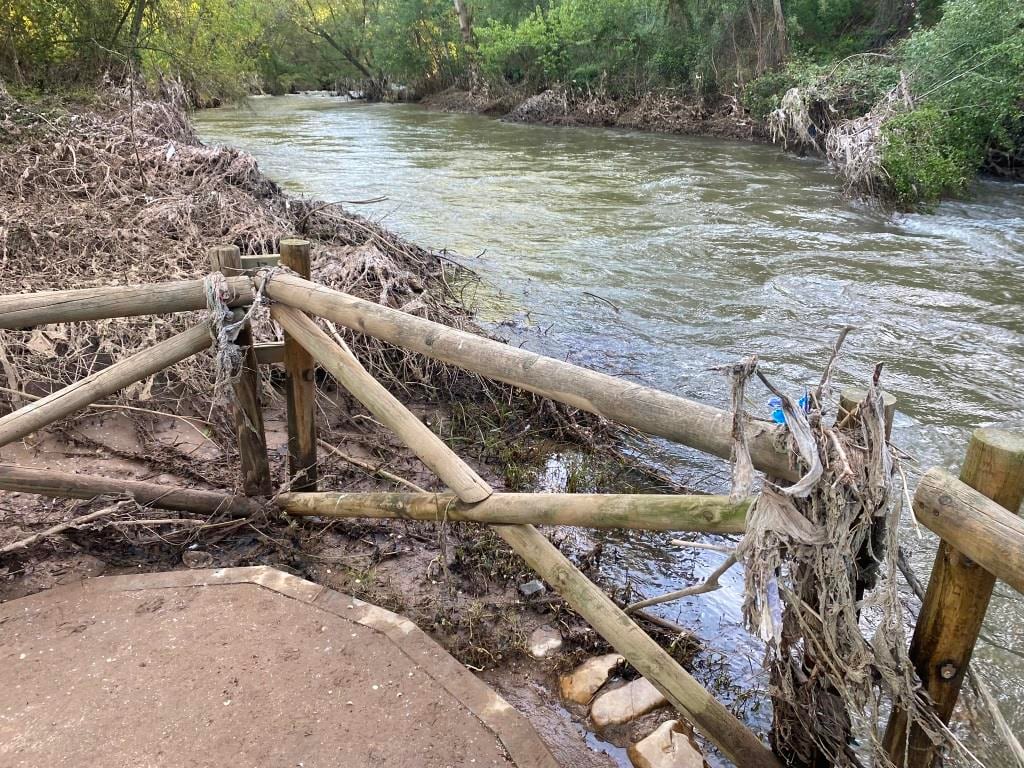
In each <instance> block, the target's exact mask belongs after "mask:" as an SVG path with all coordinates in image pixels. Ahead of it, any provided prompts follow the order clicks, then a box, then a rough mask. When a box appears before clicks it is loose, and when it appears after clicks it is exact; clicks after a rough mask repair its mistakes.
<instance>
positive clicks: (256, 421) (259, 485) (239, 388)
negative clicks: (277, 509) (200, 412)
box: [210, 245, 274, 496]
mask: <svg viewBox="0 0 1024 768" xmlns="http://www.w3.org/2000/svg"><path fill="white" fill-rule="evenodd" d="M210 270H211V271H212V272H220V273H221V274H222V275H224V276H225V277H227V276H229V275H236V274H239V273H240V272H241V271H242V254H241V252H240V251H239V250H238V246H236V245H220V246H217V247H215V248H213V249H212V250H211V251H210ZM235 343H236V344H238V346H239V347H240V348H241V350H242V370H241V372H240V373H239V376H238V378H237V379H236V380H235V382H234V384H233V385H232V389H233V390H234V394H235V397H234V400H232V402H231V415H232V416H233V417H234V420H235V433H236V434H237V436H238V456H239V461H240V463H241V469H242V491H243V492H244V493H245V494H246V495H247V496H269V495H271V494H272V493H273V492H274V486H273V483H272V482H271V478H270V460H269V459H268V458H267V435H266V431H265V430H264V427H263V403H262V401H261V397H260V394H261V392H262V391H263V385H262V382H261V381H260V366H259V362H258V361H257V359H256V350H255V349H253V343H252V326H251V325H250V323H249V321H248V320H246V321H245V323H244V324H243V325H242V327H241V328H239V329H238V336H237V337H236V339H235Z"/></svg>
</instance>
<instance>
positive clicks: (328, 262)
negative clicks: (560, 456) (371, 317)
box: [0, 92, 573, 451]
mask: <svg viewBox="0 0 1024 768" xmlns="http://www.w3.org/2000/svg"><path fill="white" fill-rule="evenodd" d="M165 96H166V94H165ZM173 96H174V94H171V97H170V98H165V99H164V100H161V101H148V100H138V99H135V98H133V94H131V93H128V92H114V93H111V94H109V95H108V96H107V97H105V98H106V101H105V102H104V103H103V104H102V105H101V106H100V107H99V108H89V109H77V110H75V109H72V110H68V109H66V108H59V109H52V108H51V109H46V110H44V109H41V108H35V107H30V106H27V105H25V104H21V103H18V102H16V101H14V100H13V99H12V98H11V97H10V96H7V95H6V94H4V95H2V96H0V178H3V179H4V181H5V183H4V184H3V185H2V187H0V292H3V293H15V292H27V291H52V290H61V289H73V288H86V287H94V286H110V285H128V284H144V283H153V282H165V281H169V280H180V279H192V278H198V277H203V276H205V275H206V274H207V273H208V272H209V250H210V248H211V247H212V246H214V245H221V244H235V245H237V246H238V247H239V248H240V250H241V252H242V253H243V254H265V253H274V252H276V251H277V249H278V242H279V240H280V239H281V238H282V237H290V236H296V235H298V236H301V237H305V238H307V239H309V240H311V241H312V242H313V265H312V271H313V278H314V279H315V280H317V281H319V282H321V283H323V284H325V285H328V286H330V287H332V288H335V289H338V290H342V291H345V292H348V293H351V294H354V295H356V296H360V297H362V298H365V299H368V300H372V301H376V302H380V303H382V304H386V305H388V306H391V307H394V308H396V309H401V310H403V311H406V312H410V313H414V314H417V315H420V316H422V317H426V318H429V319H431V320H434V321H437V322H440V323H444V324H446V325H450V326H455V327H460V328H465V329H467V330H473V331H477V332H479V328H477V327H476V326H475V325H474V324H473V321H472V319H471V317H470V315H469V313H468V312H467V311H466V310H465V309H464V307H463V305H462V304H461V303H460V302H459V301H458V297H457V296H456V292H457V285H458V284H459V281H460V280H461V281H463V284H464V282H465V280H466V279H467V278H468V277H469V275H468V273H466V272H465V271H463V270H461V268H459V267H457V266H456V265H454V264H452V263H450V262H448V261H446V260H445V259H443V258H442V257H441V256H439V255H437V254H434V253H432V252H430V251H427V250H425V249H423V248H421V247H418V246H415V245H413V244H410V243H408V242H406V241H404V240H402V239H400V238H399V237H397V236H396V235H394V234H392V233H391V232H389V231H387V230H386V229H384V228H383V227H382V226H380V225H379V224H378V223H376V222H374V221H372V220H369V219H366V218H363V217H360V216H357V215H354V214H352V213H349V212H348V211H346V210H344V209H342V208H341V207H339V206H338V205H334V204H330V203H324V202H318V201H311V200H306V199H297V198H295V197H291V196H288V195H286V194H284V193H283V192H282V191H281V190H280V189H279V188H278V186H277V185H276V184H274V182H272V181H271V180H269V179H268V178H267V177H265V176H264V175H263V174H262V173H261V172H260V170H259V168H258V167H257V164H256V161H255V160H254V159H253V158H252V157H251V156H250V155H248V154H246V153H244V152H240V151H238V150H235V149H232V148H228V147H208V146H204V145H203V144H201V143H200V142H199V141H198V139H197V137H196V135H195V133H194V131H193V129H192V126H191V123H190V121H189V118H188V115H187V113H186V111H185V110H184V109H183V107H182V105H181V100H179V99H175V98H173ZM205 314H206V313H182V314H179V315H172V316H151V317H136V318H123V319H113V320H106V321H97V322H85V323H73V324H60V325H52V326H47V327H44V328H36V329H33V330H27V331H17V332H14V331H6V332H4V333H3V334H2V336H0V378H3V379H5V381H4V382H3V387H2V388H0V410H9V409H13V408H16V407H20V406H22V405H24V404H25V403H27V402H28V401H29V399H30V397H31V396H33V395H36V396H38V395H41V394H48V393H49V392H51V391H53V390H55V389H57V388H59V387H63V386H66V385H68V384H70V383H72V382H75V381H78V380H79V379H81V378H82V377H84V376H86V375H88V374H89V373H91V372H93V371H95V370H96V369H99V368H103V367H105V366H107V365H109V364H110V363H111V362H113V361H115V360H117V359H120V358H123V357H125V356H126V355H128V354H131V353H133V352H135V351H138V350H139V349H141V348H143V347H145V346H148V345H151V344H153V343H154V342H157V341H160V340H162V339H165V338H167V337H169V336H171V335H173V334H175V333H178V332H180V331H181V330H183V329H185V328H187V327H190V326H191V325H194V324H195V323H197V322H201V321H202V320H204V318H205ZM254 323H255V325H254V331H255V334H256V341H273V340H276V338H275V336H276V333H277V331H276V330H275V327H274V326H273V325H272V324H271V323H270V321H269V319H268V318H267V316H266V313H265V312H262V313H257V315H256V317H255V318H254ZM345 335H346V337H347V338H346V341H347V342H348V343H349V345H350V347H351V348H352V349H353V351H355V352H356V354H357V355H358V356H359V357H360V359H361V360H362V362H363V363H364V365H366V366H367V367H368V368H369V369H370V370H371V371H372V372H373V373H374V374H375V375H376V376H377V377H378V378H379V379H380V380H381V381H382V382H383V383H385V385H387V386H389V387H392V388H394V389H396V390H399V391H402V392H403V393H406V394H408V393H412V394H414V395H415V394H417V393H418V394H419V395H422V396H423V397H424V398H430V399H432V400H435V401H436V400H437V399H438V397H439V396H443V395H445V394H450V393H457V394H463V393H472V397H474V398H483V397H484V396H485V395H486V396H489V397H490V398H491V399H492V400H495V399H496V400H499V401H505V402H506V403H508V404H511V403H512V402H513V401H514V402H516V403H518V404H520V405H523V406H524V410H523V412H524V414H528V413H530V412H534V413H536V414H540V410H539V408H538V402H537V401H535V400H533V399H532V398H515V397H513V396H512V395H511V394H510V392H509V391H507V390H508V388H507V387H497V386H490V385H488V388H487V390H486V393H484V392H483V387H482V382H481V381H480V380H479V379H478V378H477V377H475V376H472V375H470V374H465V373H463V372H460V371H458V370H456V369H454V368H450V367H447V366H444V365H442V364H440V363H436V362H434V361H431V360H428V359H427V358H424V357H422V356H417V355H412V354H409V353H406V352H404V351H403V350H400V349H397V348H394V347H391V346H389V345H386V344H384V343H382V342H378V341H376V340H374V339H371V338H369V337H366V336H363V335H359V334H350V333H347V332H346V334H345ZM215 378H216V366H215V365H214V362H213V356H212V353H209V352H208V353H204V355H202V356H200V357H199V358H198V359H191V360H186V361H184V362H183V363H180V364H178V365H176V366H174V367H173V368H172V369H168V370H167V371H165V372H163V373H161V374H158V375H157V376H155V377H152V378H151V379H149V380H147V381H144V382H140V383H138V384H136V385H134V386H132V387H130V388H129V389H127V390H126V391H124V392H123V393H122V394H121V395H120V401H121V402H122V403H132V404H134V405H136V406H139V405H141V406H145V407H146V408H151V409H160V410H162V411H164V412H173V413H176V414H183V415H189V416H196V417H199V418H200V419H204V420H209V421H210V422H211V424H212V427H213V430H214V435H213V437H214V439H215V440H216V442H217V443H218V444H220V445H221V446H222V447H224V448H225V449H227V450H229V451H232V450H234V449H233V447H232V446H233V440H232V438H231V435H232V427H231V423H230V420H229V414H228V413H227V409H226V408H214V400H215V396H214V383H215ZM20 392H24V393H25V394H26V396H21V395H20V394H19V393H20ZM544 412H545V413H546V412H547V410H545V411H544ZM563 418H564V414H563ZM550 421H551V420H550V419H548V418H546V417H545V416H541V417H540V418H539V419H538V420H537V424H538V425H539V426H542V425H543V424H547V423H549V422H550ZM559 431H561V429H560V428H559ZM567 436H568V437H569V438H572V437H573V435H572V433H571V432H570V433H569V434H568V435H567Z"/></svg>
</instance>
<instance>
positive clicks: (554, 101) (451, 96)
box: [420, 88, 768, 141]
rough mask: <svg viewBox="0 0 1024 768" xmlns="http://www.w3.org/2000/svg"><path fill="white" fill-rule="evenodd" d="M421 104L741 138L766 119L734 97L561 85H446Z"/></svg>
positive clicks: (530, 119) (753, 135)
mask: <svg viewBox="0 0 1024 768" xmlns="http://www.w3.org/2000/svg"><path fill="white" fill-rule="evenodd" d="M420 103H421V104H422V105H423V106H425V107H427V108H428V109H433V110H437V111H440V112H468V113H474V114H482V115H490V116H493V117H499V118H501V119H503V120H508V121H511V122H521V123H537V124H543V125H569V126H591V127H601V128H626V129H631V130H638V131H651V132H654V133H673V134H678V135H683V136H715V137H718V138H727V139H738V140H743V141H767V140H768V131H767V127H766V126H765V124H764V123H763V122H762V121H760V120H758V119H756V118H754V117H752V116H751V115H749V114H747V113H746V111H745V110H744V109H743V108H742V107H740V106H739V104H738V103H737V102H736V100H735V99H723V100H721V101H718V102H715V103H700V102H697V101H695V100H693V99H688V98H682V97H679V96H675V95H672V94H664V93H648V94H644V95H643V96H642V97H640V98H632V99H625V98H624V99H612V98H609V97H607V96H600V95H594V94H578V93H572V92H569V91H567V90H564V89H560V88H553V89H550V90H547V91H544V92H543V93H540V94H537V95H532V96H524V95H523V94H519V93H517V92H515V91H508V92H504V93H501V94H489V93H487V94H485V93H476V92H470V91H464V90H457V89H449V90H447V91H443V92H441V93H438V94H434V95H431V96H428V97H426V98H425V99H423V100H422V101H421V102H420Z"/></svg>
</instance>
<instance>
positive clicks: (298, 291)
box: [266, 275, 797, 480]
mask: <svg viewBox="0 0 1024 768" xmlns="http://www.w3.org/2000/svg"><path fill="white" fill-rule="evenodd" d="M266 292H267V295H269V296H270V297H271V298H273V299H276V300H278V301H281V302H284V303H286V304H289V305H291V306H293V307H296V308H298V309H302V310H305V311H306V312H309V313H310V314H313V315H319V316H320V317H325V318H327V319H329V320H332V321H334V322H336V323H339V324H340V325H344V326H346V327H347V328H351V329H353V330H356V331H359V332H361V333H366V334H368V335H370V336H373V337H375V338H378V339H381V340H383V341H386V342H388V343H390V344H394V345H396V346H399V347H402V348H404V349H409V350H412V351H413V352H418V353H420V354H423V355H426V356H428V357H432V358H435V359H437V360H442V361H444V362H447V363H451V364H453V365H458V366H459V367H461V368H464V369H466V370H468V371H473V372H474V373H479V374H480V375H482V376H486V377H488V378H491V379H497V380H499V381H503V382H505V383H507V384H512V385H514V386H517V387H520V388H522V389H526V390H529V391H530V392H535V393H537V394H539V395H543V396H545V397H549V398H551V399H552V400H558V401H559V402H563V403H567V404H568V405H571V406H573V407H575V408H580V409H582V410H585V411H589V412H590V413H596V414H598V415H600V416H604V417H605V418H608V419H611V420H612V421H616V422H619V423H620V424H626V425H628V426H631V427H635V428H636V429H639V430H641V431H643V432H647V433H649V434H652V435H658V436H660V437H665V438H668V439H670V440H674V441H675V442H678V443H682V444H684V445H689V446H691V447H693V448H697V449H699V450H702V451H706V452H708V453H712V454H714V455H716V456H722V457H725V458H728V457H729V455H730V452H731V450H732V442H733V441H732V414H731V413H729V412H728V411H724V410H721V409H719V408H713V407H711V406H708V405H704V404H702V403H698V402H695V401H692V400H687V399H685V398H682V397H677V396H675V395H670V394H667V393H665V392H660V391H658V390H656V389H651V388H649V387H644V386H640V385H639V384H634V383H632V382H629V381H624V380H622V379H617V378H615V377H614V376H609V375H607V374H603V373H597V372H596V371H591V370H588V369H586V368H581V367H579V366H576V365H572V364H571V363H566V362H563V361H561V360H555V359H553V358H550V357H544V356H543V355H538V354H536V353H534V352H529V351H527V350H525V349H519V348H518V347H511V346H508V345H507V344H501V343H500V342H497V341H492V340H491V339H487V338H484V337H482V336H476V335H474V334H472V333H466V332H465V331H459V330H456V329H454V328H449V327H448V326H445V325H440V324H439V323H434V322H431V321H430V320H425V319H423V318H421V317H416V316H414V315H410V314H407V313H405V312H400V311H399V310H396V309H391V308H390V307H385V306H382V305H380V304H374V303H373V302H370V301H364V300H363V299H359V298H356V297H355V296H349V295H348V294H345V293H341V292H339V291H334V290H332V289H330V288H327V287H325V286H322V285H318V284H316V283H313V282H310V281H309V280H303V279H302V278H300V277H296V276H295V275H275V276H274V278H273V279H272V280H270V281H269V283H268V284H267V286H266ZM747 429H748V433H747V434H748V442H749V445H750V452H751V458H752V460H753V462H754V465H755V466H756V467H757V468H758V469H761V470H764V471H766V472H770V473H771V474H773V475H775V476H776V477H782V478H786V479H790V480H795V479H797V473H796V471H795V470H794V469H793V468H792V467H790V464H789V456H788V454H787V453H786V452H785V451H783V450H781V449H779V448H778V447H777V440H778V437H779V434H780V432H781V430H782V428H781V427H779V426H777V425H773V424H769V423H768V422H752V423H750V424H749V425H748V427H747ZM778 444H780V445H781V444H782V442H781V441H778Z"/></svg>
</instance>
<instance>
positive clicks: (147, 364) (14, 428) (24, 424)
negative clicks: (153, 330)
mask: <svg viewBox="0 0 1024 768" xmlns="http://www.w3.org/2000/svg"><path fill="white" fill-rule="evenodd" d="M210 342H211V339H210V330H209V328H208V327H207V326H206V325H205V324H203V325H197V326H194V327H192V328H190V329H189V330H187V331H185V332H184V333H179V334H178V335H177V336H172V337H171V338H169V339H167V340H165V341H161V342H160V343H158V344H154V345H153V346H152V347H150V348H148V349H144V350H143V351H142V352H139V353H137V354H134V355H132V356H131V357H129V358H126V359H124V360H121V361H119V362H116V363H114V364H113V365H111V366H110V367H108V368H104V369H103V370H102V371H97V372H96V373H93V374H91V375H89V376H86V377H85V378H84V379H82V380H81V381H76V382H75V383H74V384H71V385H70V386H67V387H64V389H61V390H58V391H56V392H54V393H53V394H51V395H47V396H46V397H44V398H42V399H40V400H36V401H34V402H31V403H29V404H28V405H26V406H24V407H22V408H20V409H18V410H17V411H14V412H13V413H9V414H7V415H6V416H4V417H3V418H0V446H3V445H7V443H9V442H11V441H12V440H17V439H19V438H22V437H24V436H25V435H28V434H31V433H32V432H35V431H36V430H38V429H41V428H42V427H45V426H46V425H47V424H50V423H51V422H54V421H57V419H60V418H63V417H64V416H67V415H69V414H72V413H74V412H75V411H77V410H79V409H80V408H84V407H85V406H87V405H90V404H92V403H94V402H96V401H97V400H100V399H101V398H104V397H106V396H108V395H112V394H114V393H115V392H117V391H118V390H119V389H123V388H124V387H127V386H128V385H129V384H132V383H134V382H136V381H141V380H143V379H145V378H146V377H147V376H152V375H153V374H154V373H157V372H159V371H162V370H163V369H164V368H167V367H168V366H171V365H174V364H175V363H178V362H181V361H182V360H184V359H185V358H187V357H190V356H192V355H194V354H196V353H197V352H200V351H201V350H203V349H206V348H207V347H208V346H210Z"/></svg>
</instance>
